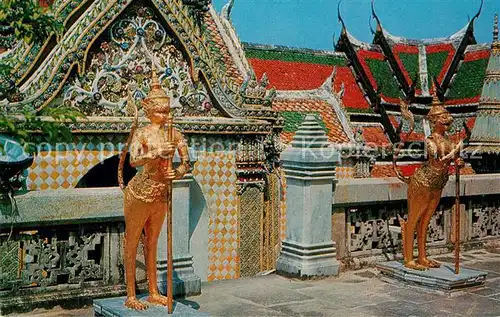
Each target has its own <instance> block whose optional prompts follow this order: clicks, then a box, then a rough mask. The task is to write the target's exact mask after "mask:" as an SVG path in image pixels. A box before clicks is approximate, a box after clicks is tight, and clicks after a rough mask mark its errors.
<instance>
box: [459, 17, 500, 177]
mask: <svg viewBox="0 0 500 317" xmlns="http://www.w3.org/2000/svg"><path fill="white" fill-rule="evenodd" d="M466 152H467V153H468V154H469V155H470V163H471V165H472V168H473V169H474V170H475V171H476V173H498V172H500V41H499V40H498V14H495V22H494V27H493V43H492V46H491V55H490V60H489V62H488V67H487V68H486V77H485V79H484V84H483V91H482V93H481V99H480V101H479V107H478V109H477V117H476V123H475V125H474V128H473V129H472V133H471V137H470V141H469V145H468V147H467V148H466Z"/></svg>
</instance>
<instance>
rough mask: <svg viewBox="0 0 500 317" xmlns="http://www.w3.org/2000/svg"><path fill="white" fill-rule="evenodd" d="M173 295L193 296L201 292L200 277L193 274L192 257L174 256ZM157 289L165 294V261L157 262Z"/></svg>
mask: <svg viewBox="0 0 500 317" xmlns="http://www.w3.org/2000/svg"><path fill="white" fill-rule="evenodd" d="M173 275H174V276H173V277H174V296H175V297H182V296H194V295H200V294H201V278H200V277H199V276H197V275H196V274H194V268H193V257H192V256H190V255H188V256H184V257H177V258H174V274H173ZM158 278H159V281H158V289H159V290H160V293H162V294H163V295H166V294H167V281H166V279H167V261H159V262H158Z"/></svg>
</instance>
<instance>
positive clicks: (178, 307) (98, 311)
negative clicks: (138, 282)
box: [94, 296, 209, 317]
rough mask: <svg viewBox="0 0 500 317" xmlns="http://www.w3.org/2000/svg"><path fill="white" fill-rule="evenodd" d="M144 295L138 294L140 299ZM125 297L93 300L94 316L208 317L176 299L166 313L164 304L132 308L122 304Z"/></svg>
mask: <svg viewBox="0 0 500 317" xmlns="http://www.w3.org/2000/svg"><path fill="white" fill-rule="evenodd" d="M143 297H144V296H139V299H142V298H143ZM125 300H126V297H125V296H123V297H114V298H106V299H97V300H95V301H94V314H95V316H96V317H160V316H172V317H208V316H209V314H207V313H202V312H199V311H197V310H195V309H193V308H191V307H189V306H188V305H185V304H183V303H180V302H178V301H176V302H175V303H174V311H173V313H172V314H169V313H168V309H167V307H166V306H161V305H149V308H148V309H146V310H141V311H138V310H132V309H129V308H127V307H125V306H124V305H123V303H125Z"/></svg>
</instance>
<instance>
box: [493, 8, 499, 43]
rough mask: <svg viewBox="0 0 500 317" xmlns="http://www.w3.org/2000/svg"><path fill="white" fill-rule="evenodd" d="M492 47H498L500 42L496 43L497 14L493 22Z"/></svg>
mask: <svg viewBox="0 0 500 317" xmlns="http://www.w3.org/2000/svg"><path fill="white" fill-rule="evenodd" d="M493 45H494V46H495V47H498V46H500V42H498V13H495V21H494V22H493Z"/></svg>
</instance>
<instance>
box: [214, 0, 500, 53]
mask: <svg viewBox="0 0 500 317" xmlns="http://www.w3.org/2000/svg"><path fill="white" fill-rule="evenodd" d="M227 1H228V0H213V3H214V5H215V8H216V10H217V11H219V12H220V10H221V8H222V7H223V5H224V4H225V3H226V2H227ZM370 3H371V0H344V1H343V2H342V5H341V12H342V16H343V18H344V20H345V22H346V24H347V28H348V30H349V32H351V33H352V34H353V35H354V36H355V37H356V38H358V39H360V40H363V41H366V42H371V40H372V39H373V37H372V35H371V33H370V27H369V24H368V21H369V18H370V14H371V8H370ZM480 3H481V1H480V0H375V8H376V11H377V14H378V16H379V17H380V19H381V21H382V24H383V26H384V28H385V29H386V30H388V31H389V33H391V34H393V35H397V36H403V37H407V38H412V39H424V38H436V37H446V36H449V35H452V34H453V33H455V32H457V31H458V30H460V29H461V28H462V27H463V26H465V25H466V24H467V21H468V20H467V19H468V16H471V17H472V16H474V14H476V12H477V10H478V8H479V5H480ZM498 11H500V0H485V3H484V8H483V12H482V14H481V16H480V17H479V19H478V20H477V22H476V24H475V35H476V39H477V41H478V42H479V43H490V42H491V41H492V31H493V15H494V13H495V12H498ZM232 20H233V24H234V26H235V27H236V30H237V33H238V35H239V37H240V38H241V40H242V41H244V42H252V43H259V44H275V45H287V46H293V47H304V48H313V49H326V50H331V49H332V48H333V44H332V36H333V34H334V33H335V34H337V35H338V34H339V32H340V24H339V23H338V22H337V0H235V5H234V8H233V12H232ZM372 23H373V24H372V25H374V22H372Z"/></svg>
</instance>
